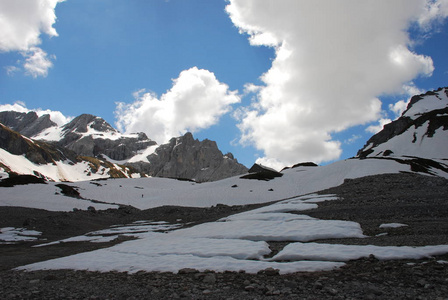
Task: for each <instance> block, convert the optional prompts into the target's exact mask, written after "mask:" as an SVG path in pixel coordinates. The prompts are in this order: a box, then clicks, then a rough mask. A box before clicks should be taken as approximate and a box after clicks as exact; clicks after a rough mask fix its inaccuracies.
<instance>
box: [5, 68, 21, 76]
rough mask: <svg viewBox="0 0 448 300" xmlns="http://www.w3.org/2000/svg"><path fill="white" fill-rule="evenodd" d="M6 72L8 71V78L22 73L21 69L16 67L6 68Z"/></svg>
mask: <svg viewBox="0 0 448 300" xmlns="http://www.w3.org/2000/svg"><path fill="white" fill-rule="evenodd" d="M5 70H6V74H7V75H8V76H14V74H15V73H17V72H19V71H20V68H18V67H16V66H6V67H5Z"/></svg>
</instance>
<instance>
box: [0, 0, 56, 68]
mask: <svg viewBox="0 0 448 300" xmlns="http://www.w3.org/2000/svg"><path fill="white" fill-rule="evenodd" d="M63 1H64V0H39V1H36V0H20V1H17V0H2V1H0V12H1V13H0V28H1V30H0V52H8V51H19V52H20V53H21V54H22V55H23V56H24V57H25V58H26V60H25V63H24V64H25V65H24V67H25V70H26V72H27V74H28V75H31V76H33V77H36V76H46V75H47V73H48V69H49V68H50V67H51V66H52V63H51V61H50V60H49V58H48V57H47V54H46V53H45V51H43V50H42V49H40V48H39V47H37V46H38V45H40V44H41V39H40V35H41V34H42V33H44V34H46V35H48V36H50V37H53V36H57V35H58V34H57V32H56V30H55V29H54V27H53V24H54V23H55V22H56V15H55V11H54V10H55V7H56V5H57V4H58V3H59V2H63Z"/></svg>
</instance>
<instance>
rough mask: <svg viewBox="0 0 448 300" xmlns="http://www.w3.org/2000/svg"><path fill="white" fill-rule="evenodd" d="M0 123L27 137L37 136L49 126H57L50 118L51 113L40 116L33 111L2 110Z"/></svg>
mask: <svg viewBox="0 0 448 300" xmlns="http://www.w3.org/2000/svg"><path fill="white" fill-rule="evenodd" d="M0 123H2V124H3V125H5V126H7V127H9V128H11V129H12V130H14V131H17V132H20V133H21V134H23V135H24V136H26V137H32V136H35V135H37V134H39V133H40V132H42V131H43V130H45V129H47V128H50V127H53V126H57V125H56V123H54V122H53V121H51V120H50V115H43V116H40V117H39V116H37V114H36V113H35V112H33V111H32V112H28V113H20V112H15V111H2V112H0Z"/></svg>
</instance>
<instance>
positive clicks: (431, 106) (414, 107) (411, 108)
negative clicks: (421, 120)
mask: <svg viewBox="0 0 448 300" xmlns="http://www.w3.org/2000/svg"><path fill="white" fill-rule="evenodd" d="M422 100H424V101H422ZM447 106H448V87H441V88H438V89H437V90H433V91H428V92H426V93H424V94H420V95H415V96H413V97H412V98H411V100H410V101H409V103H408V105H407V107H406V110H405V111H404V112H403V113H402V116H406V117H410V118H415V117H416V116H419V115H421V114H423V113H426V112H428V111H432V110H437V109H443V108H445V107H447Z"/></svg>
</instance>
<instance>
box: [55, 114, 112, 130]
mask: <svg viewBox="0 0 448 300" xmlns="http://www.w3.org/2000/svg"><path fill="white" fill-rule="evenodd" d="M89 129H93V130H95V131H100V132H117V130H115V129H114V128H113V127H112V126H111V125H110V124H109V123H107V122H106V121H105V120H104V119H102V118H100V117H96V116H94V115H90V114H82V115H80V116H78V117H76V118H74V119H73V120H72V121H71V122H69V123H67V124H66V125H64V126H63V131H71V132H78V133H86V132H88V131H89Z"/></svg>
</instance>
